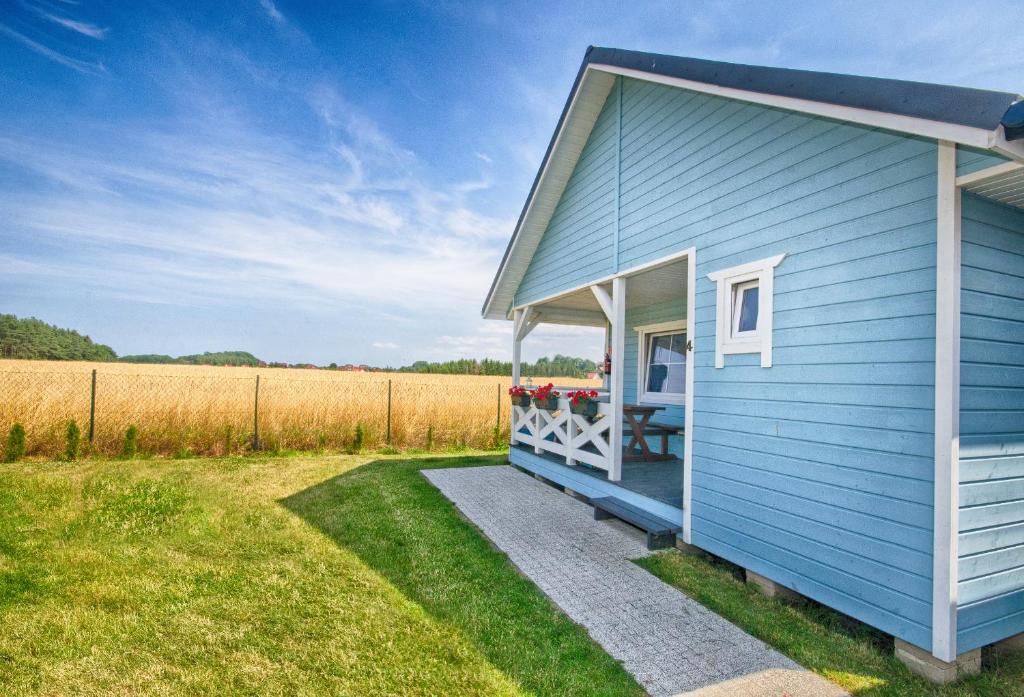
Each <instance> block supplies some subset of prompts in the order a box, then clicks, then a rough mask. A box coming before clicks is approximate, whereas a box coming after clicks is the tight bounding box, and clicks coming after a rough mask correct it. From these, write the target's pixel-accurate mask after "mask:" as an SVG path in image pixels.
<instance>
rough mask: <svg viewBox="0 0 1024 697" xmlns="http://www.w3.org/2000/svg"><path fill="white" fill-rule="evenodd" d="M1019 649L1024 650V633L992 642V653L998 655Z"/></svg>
mask: <svg viewBox="0 0 1024 697" xmlns="http://www.w3.org/2000/svg"><path fill="white" fill-rule="evenodd" d="M1018 651H1019V652H1024V634H1016V635H1014V636H1012V637H1007V638H1006V639H1003V640H1002V641H997V642H996V643H994V644H992V653H994V654H997V655H998V654H1003V653H1011V652H1018Z"/></svg>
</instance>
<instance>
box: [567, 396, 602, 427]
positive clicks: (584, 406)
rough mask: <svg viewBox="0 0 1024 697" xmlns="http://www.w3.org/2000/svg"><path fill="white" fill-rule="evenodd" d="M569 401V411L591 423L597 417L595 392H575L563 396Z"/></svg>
mask: <svg viewBox="0 0 1024 697" xmlns="http://www.w3.org/2000/svg"><path fill="white" fill-rule="evenodd" d="M565 397H566V399H568V400H569V411H571V412H572V413H573V414H578V415H579V416H582V417H584V418H586V419H589V420H591V421H593V419H594V418H595V417H596V416H597V391H596V390H577V391H575V392H570V393H569V394H567V395H565Z"/></svg>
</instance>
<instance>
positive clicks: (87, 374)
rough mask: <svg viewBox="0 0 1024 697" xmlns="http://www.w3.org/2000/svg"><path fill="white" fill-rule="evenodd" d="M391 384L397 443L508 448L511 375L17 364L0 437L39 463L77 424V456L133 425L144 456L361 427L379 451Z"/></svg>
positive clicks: (324, 435)
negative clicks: (21, 443) (20, 444)
mask: <svg viewBox="0 0 1024 697" xmlns="http://www.w3.org/2000/svg"><path fill="white" fill-rule="evenodd" d="M94 369H95V370H96V399H95V412H94V419H93V424H94V432H93V437H92V441H91V442H90V441H89V439H88V436H89V423H90V402H91V394H92V372H93V370H94ZM257 377H258V378H259V395H258V405H257V390H256V382H257ZM551 380H552V381H554V382H555V383H557V384H559V385H567V386H568V385H593V384H594V381H588V380H578V379H573V378H554V379H551ZM544 381H545V382H546V381H548V379H547V378H545V379H544ZM389 382H390V392H391V409H390V412H391V443H392V445H394V446H395V447H399V448H409V447H416V448H450V447H459V446H467V447H476V448H480V447H490V446H493V445H494V444H496V443H505V442H507V439H508V413H509V411H508V410H509V400H508V396H507V394H506V390H507V389H508V386H509V383H510V379H509V378H507V377H486V376H476V375H436V374H418V373H376V372H374V373H358V372H341V371H329V370H313V369H296V368H226V367H225V368H222V367H209V366H187V365H134V364H124V363H80V362H58V361H19V360H0V433H3V434H6V433H7V431H8V430H9V429H10V427H11V425H12V424H14V423H15V422H17V423H21V424H22V425H23V426H24V427H25V431H26V434H27V439H26V440H27V454H28V455H34V456H44V457H56V456H57V455H58V454H60V453H61V452H62V450H63V447H64V433H65V431H66V428H67V424H68V422H69V421H72V420H74V421H75V422H76V423H77V424H78V426H79V428H80V429H81V431H82V440H83V452H85V453H92V454H97V455H108V456H116V455H118V454H119V453H121V451H122V448H123V443H124V434H125V431H126V430H127V429H128V427H129V426H132V425H133V426H135V427H136V428H137V429H138V452H139V453H141V454H149V455H185V454H195V455H225V454H231V453H242V452H246V451H249V450H251V449H252V447H253V430H254V427H258V433H259V448H260V449H261V450H278V449H280V450H316V449H325V450H332V449H342V448H346V447H350V446H351V444H352V440H353V437H354V434H355V431H356V426H357V425H359V426H361V429H362V430H363V432H364V434H365V435H364V441H363V443H364V445H365V446H366V447H379V446H383V445H385V444H386V441H387V435H388V391H389V387H388V386H389ZM537 382H541V380H540V379H538V380H537ZM499 404H500V418H499ZM496 428H497V431H496Z"/></svg>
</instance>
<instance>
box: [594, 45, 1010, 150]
mask: <svg viewBox="0 0 1024 697" xmlns="http://www.w3.org/2000/svg"><path fill="white" fill-rule="evenodd" d="M587 69H588V70H599V71H602V72H608V73H613V74H615V75H623V76H625V77H632V78H636V79H637V80H645V81H647V82H656V83H658V84H662V85H670V86H672V87H680V88H682V89H687V90H692V91H694V92H703V93H704V94H713V95H716V96H719V97H727V98H729V99H738V100H740V101H744V102H751V103H753V104H762V105H764V106H770V107H777V108H780V109H789V110H790V111H799V112H803V113H805V114H814V115H815V116H824V117H826V118H830V119H837V120H839V121H851V122H853V123H860V124H864V125H865V126H874V127H876V128H885V129H888V130H890V131H899V132H901V133H909V134H911V135H917V136H924V137H926V138H934V139H936V140H948V141H953V142H956V143H962V144H964V145H970V146H972V147H976V148H984V149H986V150H987V149H990V148H993V147H995V146H996V141H997V133H998V132H997V131H988V130H985V129H984V128H975V127H973V126H962V125H960V124H954V123H945V122H942V121H932V120H930V119H922V118H918V117H916V116H904V115H902V114H890V113H887V112H884V111H872V110H871V109H860V108H858V107H850V106H842V105H839V104H829V103H828V102H815V101H812V100H810V99H799V98H797V97H784V96H781V95H777V94H766V93H764V92H752V91H750V90H741V89H737V88H735V87H722V86H721V85H712V84H708V83H706V82H697V81H695V80H687V79H684V78H679V77H668V76H666V75H655V74H653V73H648V72H645V71H643V70H636V69H635V68H620V67H618V66H614V65H607V64H601V63H594V64H591V65H589V66H588V67H587ZM1003 142H1004V144H1005V143H1006V141H1005V138H1004V139H1003ZM1008 145H1009V146H1010V147H1014V146H1016V144H1015V143H1009V144H1008ZM1016 157H1018V158H1019V157H1021V155H1017V156H1016Z"/></svg>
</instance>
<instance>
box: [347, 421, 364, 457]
mask: <svg viewBox="0 0 1024 697" xmlns="http://www.w3.org/2000/svg"><path fill="white" fill-rule="evenodd" d="M364 436H365V434H364V433H363V425H362V424H356V432H355V435H353V436H352V443H351V444H350V445H349V447H348V451H349V453H351V454H353V455H354V454H356V453H358V452H360V451H361V450H362V449H363V438H364Z"/></svg>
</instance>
